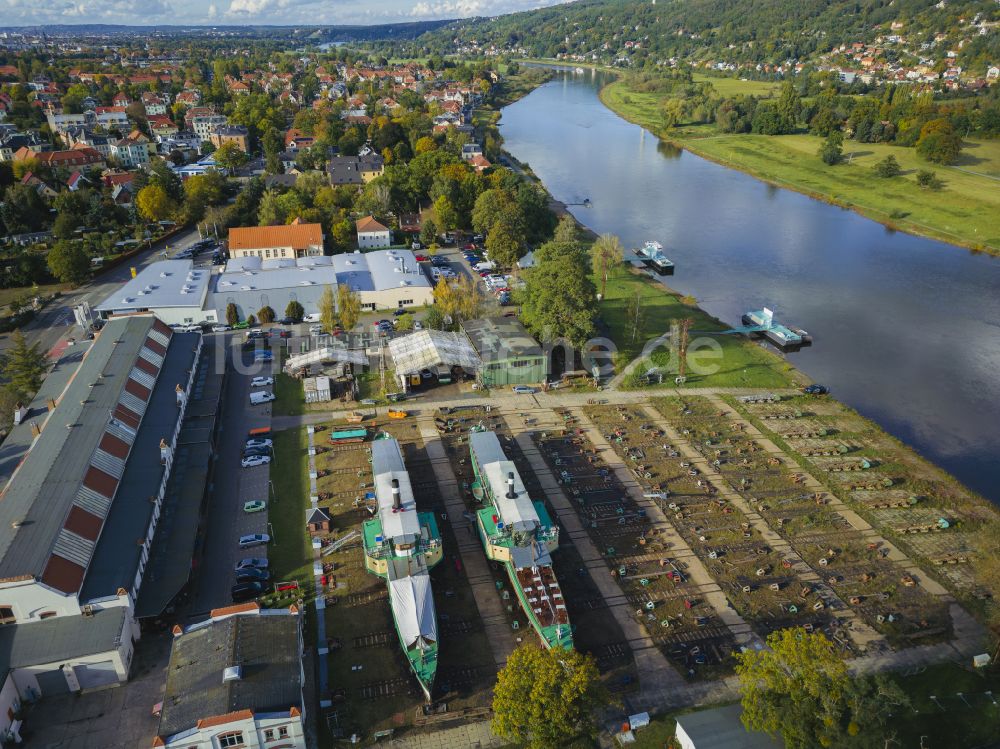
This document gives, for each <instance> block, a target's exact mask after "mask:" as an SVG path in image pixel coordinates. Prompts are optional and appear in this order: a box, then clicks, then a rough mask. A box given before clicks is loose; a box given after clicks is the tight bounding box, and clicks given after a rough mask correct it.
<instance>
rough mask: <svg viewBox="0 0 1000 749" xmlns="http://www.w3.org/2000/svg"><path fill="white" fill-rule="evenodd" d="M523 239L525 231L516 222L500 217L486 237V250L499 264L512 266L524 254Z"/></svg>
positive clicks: (491, 258)
mask: <svg viewBox="0 0 1000 749" xmlns="http://www.w3.org/2000/svg"><path fill="white" fill-rule="evenodd" d="M523 241H524V237H523V233H521V232H519V231H518V229H517V227H516V226H515V225H514V224H512V223H510V222H509V221H506V220H504V219H500V220H499V221H497V222H496V223H495V224H494V225H493V228H492V229H490V233H489V236H487V237H486V252H487V253H488V254H489V256H490V260H492V261H493V262H494V263H496V264H497V265H500V266H503V267H505V268H511V267H513V266H514V264H515V263H517V261H518V260H520V258H521V255H523V254H524V253H523V252H522V250H521V245H522V243H523Z"/></svg>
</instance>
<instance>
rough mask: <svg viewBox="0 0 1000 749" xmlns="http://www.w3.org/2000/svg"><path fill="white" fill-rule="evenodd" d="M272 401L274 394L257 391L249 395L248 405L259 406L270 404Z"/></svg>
mask: <svg viewBox="0 0 1000 749" xmlns="http://www.w3.org/2000/svg"><path fill="white" fill-rule="evenodd" d="M273 400H274V393H272V392H270V391H266V390H258V391H256V392H254V393H250V405H251V406H259V405H261V404H262V403H270V402H271V401H273Z"/></svg>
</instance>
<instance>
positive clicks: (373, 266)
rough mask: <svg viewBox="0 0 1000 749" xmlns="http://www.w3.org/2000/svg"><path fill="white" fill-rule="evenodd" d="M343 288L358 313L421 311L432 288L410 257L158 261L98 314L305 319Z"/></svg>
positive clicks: (172, 319)
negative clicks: (354, 298)
mask: <svg viewBox="0 0 1000 749" xmlns="http://www.w3.org/2000/svg"><path fill="white" fill-rule="evenodd" d="M340 284H345V285H347V286H348V287H350V288H351V290H353V291H355V292H357V294H358V296H359V297H360V298H361V306H362V309H364V310H369V311H372V310H390V309H399V308H409V307H419V306H421V305H425V304H431V303H433V301H434V287H433V286H432V284H431V282H430V280H429V279H428V278H427V276H426V274H425V273H424V272H423V269H422V268H421V267H420V264H419V263H418V262H417V261H416V258H415V257H414V255H413V253H412V252H411V251H409V250H380V251H376V252H366V253H362V252H352V253H343V254H340V255H333V256H329V255H327V256H318V257H300V258H278V259H271V260H268V259H263V258H260V257H240V258H233V259H231V260H230V261H229V262H228V263H226V266H225V268H224V269H222V270H221V272H218V271H215V272H213V271H210V270H209V269H207V268H195V267H194V263H193V262H192V261H191V260H164V261H161V262H157V263H151V264H150V265H148V266H146V268H144V269H143V270H142V271H141V272H140V273H139V274H138V275H137V276H136V277H135V278H133V279H131V280H130V281H128V282H127V283H126V284H125V285H124V286H122V288H121V289H119V290H118V291H116V292H114V293H113V294H111V295H110V296H108V298H107V299H105V300H104V301H103V302H102V303H101V304H99V305H98V306H97V307H96V312H97V313H98V314H99V315H100V316H101V317H104V318H108V317H111V316H113V315H125V314H132V313H135V312H153V313H155V314H156V316H157V317H159V318H160V319H161V320H163V321H164V322H165V323H167V324H168V325H187V324H196V323H212V322H219V321H224V320H225V319H226V308H227V307H228V305H229V304H230V303H232V304H235V305H236V309H237V311H238V312H239V315H240V318H241V319H245V318H246V317H247V316H248V315H256V314H257V312H258V311H259V310H260V309H261V308H262V307H265V306H268V307H270V308H271V309H273V310H274V311H275V313H276V315H277V316H278V317H281V316H282V315H283V314H284V311H285V307H287V306H288V303H289V302H291V301H296V302H298V303H299V304H301V305H302V307H303V308H304V309H305V312H306V314H310V313H314V312H318V311H319V300H320V297H321V296H322V294H323V289H324V288H326V287H327V286H332V287H334V288H336V287H337V286H338V285H340Z"/></svg>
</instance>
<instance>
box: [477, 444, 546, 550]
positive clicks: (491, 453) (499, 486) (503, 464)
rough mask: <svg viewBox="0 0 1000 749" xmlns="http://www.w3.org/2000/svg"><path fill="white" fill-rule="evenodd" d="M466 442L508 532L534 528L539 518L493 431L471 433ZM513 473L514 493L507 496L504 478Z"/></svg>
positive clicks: (538, 523) (518, 475)
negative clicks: (483, 475) (484, 477)
mask: <svg viewBox="0 0 1000 749" xmlns="http://www.w3.org/2000/svg"><path fill="white" fill-rule="evenodd" d="M469 445H470V447H471V448H472V452H473V453H474V454H475V456H476V462H477V463H478V464H479V468H480V472H481V473H483V474H485V476H486V481H487V482H488V483H489V490H490V492H491V493H492V495H493V499H494V502H495V503H496V507H497V511H498V513H499V515H500V519H501V520H503V522H504V523H505V524H506V526H507V527H508V528H510V529H511V530H512V531H534V530H535V529H536V528H537V527H538V526H539V525H541V521H540V520H539V519H538V513H537V512H536V511H535V505H534V504H532V502H531V498H530V497H529V496H528V492H527V491H526V490H525V488H524V483H523V482H522V481H521V476H520V474H519V473H518V472H517V468H516V467H515V466H514V462H513V461H511V460H508V459H507V456H506V454H504V451H503V448H502V447H501V446H500V440H498V439H497V436H496V434H495V433H494V432H473V433H472V434H470V435H469ZM511 474H513V475H514V496H513V497H508V496H507V492H508V485H507V480H508V477H509V476H510V475H511Z"/></svg>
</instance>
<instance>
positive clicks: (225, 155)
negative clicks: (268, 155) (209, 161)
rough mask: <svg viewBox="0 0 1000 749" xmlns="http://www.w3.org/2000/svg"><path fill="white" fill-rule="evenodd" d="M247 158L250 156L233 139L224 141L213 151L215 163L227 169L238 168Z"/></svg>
mask: <svg viewBox="0 0 1000 749" xmlns="http://www.w3.org/2000/svg"><path fill="white" fill-rule="evenodd" d="M249 160H250V157H249V156H247V155H246V153H244V151H243V149H241V148H240V147H239V146H238V145H236V143H234V142H233V141H226V142H225V143H223V144H222V145H221V146H219V148H218V149H216V151H215V163H216V164H217V165H218V166H219V167H221V168H222V169H226V170H229V171H233V170H235V169H239V168H240V167H241V166H243V165H244V164H246V163H247V162H248V161H249Z"/></svg>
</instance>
